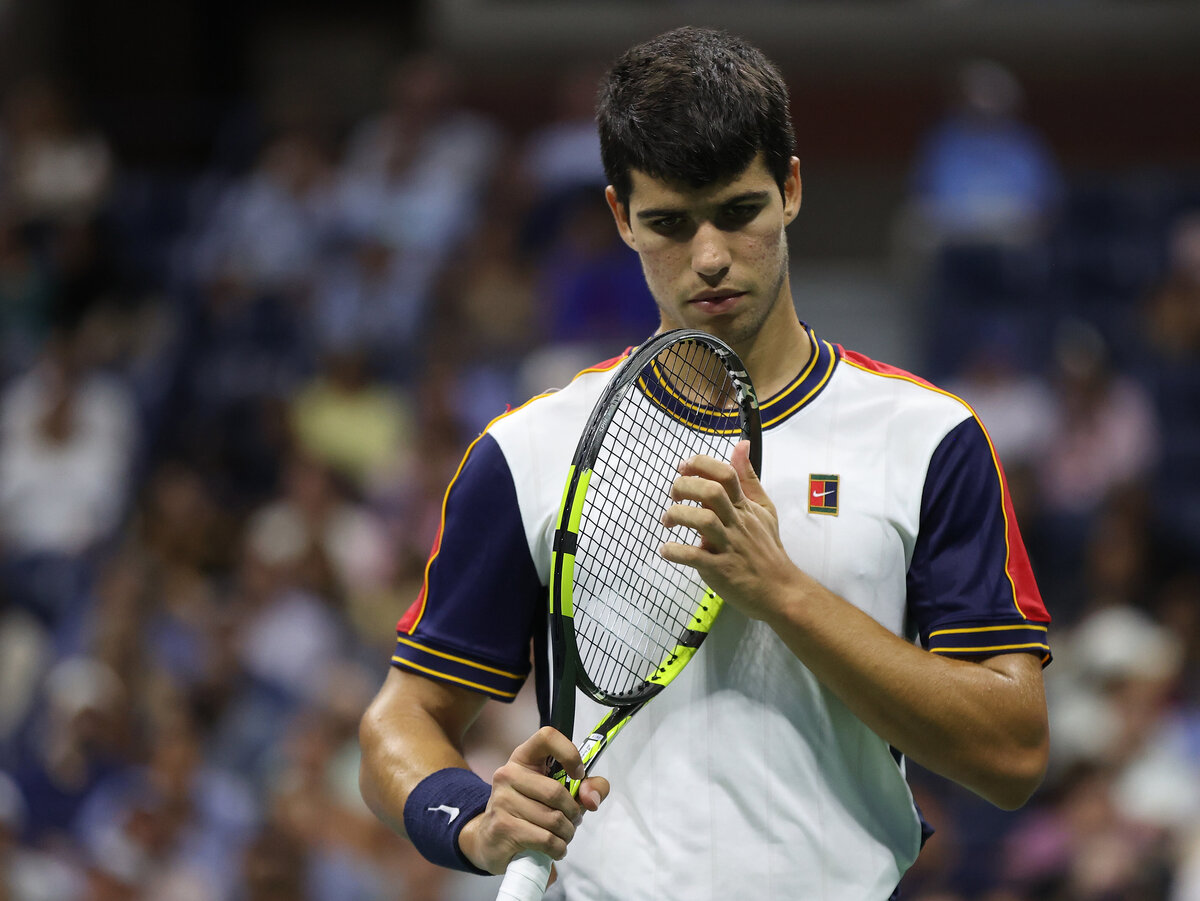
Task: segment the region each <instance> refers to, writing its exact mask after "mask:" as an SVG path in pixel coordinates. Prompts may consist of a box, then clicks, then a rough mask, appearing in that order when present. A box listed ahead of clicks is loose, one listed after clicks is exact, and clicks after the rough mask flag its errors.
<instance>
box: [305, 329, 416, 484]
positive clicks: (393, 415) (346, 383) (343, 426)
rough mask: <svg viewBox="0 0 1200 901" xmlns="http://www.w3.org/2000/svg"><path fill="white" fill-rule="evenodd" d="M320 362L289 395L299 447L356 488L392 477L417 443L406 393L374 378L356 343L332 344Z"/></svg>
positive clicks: (364, 356)
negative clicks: (311, 376) (309, 377)
mask: <svg viewBox="0 0 1200 901" xmlns="http://www.w3.org/2000/svg"><path fill="white" fill-rule="evenodd" d="M322 362H323V366H322V369H321V372H320V373H319V374H318V375H317V376H316V377H315V378H314V379H312V380H311V381H309V382H308V383H307V384H306V385H303V386H301V387H300V388H299V390H297V391H296V393H295V394H294V395H293V397H292V399H291V403H290V418H291V425H292V430H293V432H294V434H295V438H296V443H297V445H298V447H299V448H300V450H301V451H302V452H303V453H305V454H308V455H310V456H311V457H313V458H314V459H316V460H319V461H320V462H321V463H324V464H325V465H327V466H329V467H330V468H331V469H332V470H333V471H334V472H336V473H337V474H338V475H339V476H341V477H343V478H345V479H346V480H348V481H349V483H350V484H352V485H354V486H355V487H356V488H357V489H359V490H362V489H367V488H369V487H370V486H371V485H372V483H376V484H377V483H379V482H381V481H384V480H387V479H388V478H391V477H394V475H395V474H396V473H397V472H398V471H399V470H400V468H401V467H402V466H403V465H404V464H405V462H406V459H407V457H408V455H409V454H410V453H412V450H413V447H412V445H413V444H414V443H415V436H414V434H413V421H412V420H413V414H412V410H411V404H410V402H409V400H408V397H407V395H406V394H404V393H403V392H401V391H400V390H399V389H398V388H396V387H394V386H392V385H388V384H386V383H384V382H381V381H379V380H377V379H375V378H374V377H373V376H372V373H371V371H370V368H371V367H370V363H369V362H368V360H367V358H366V355H365V354H364V353H363V352H362V351H360V350H359V349H357V348H355V347H352V346H348V347H341V348H330V349H329V350H327V351H326V352H325V354H324V357H323V361H322Z"/></svg>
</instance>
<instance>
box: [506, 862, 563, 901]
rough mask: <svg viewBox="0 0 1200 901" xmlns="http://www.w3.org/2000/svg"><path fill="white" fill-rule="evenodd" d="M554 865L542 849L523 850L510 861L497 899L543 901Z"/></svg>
mask: <svg viewBox="0 0 1200 901" xmlns="http://www.w3.org/2000/svg"><path fill="white" fill-rule="evenodd" d="M553 865H554V861H552V860H551V859H550V858H549V857H547V856H546V855H545V854H543V853H542V852H541V851H522V852H521V853H520V854H517V855H516V856H515V857H513V859H512V860H510V861H509V862H508V869H506V870H505V871H504V881H503V882H502V883H500V891H499V893H497V895H496V901H541V898H542V896H543V895H545V894H546V883H548V882H549V881H550V868H551V867H552V866H553Z"/></svg>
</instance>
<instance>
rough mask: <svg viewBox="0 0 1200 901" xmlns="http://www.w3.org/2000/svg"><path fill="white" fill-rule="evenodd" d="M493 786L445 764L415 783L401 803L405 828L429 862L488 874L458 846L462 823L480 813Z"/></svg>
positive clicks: (482, 874)
mask: <svg viewBox="0 0 1200 901" xmlns="http://www.w3.org/2000/svg"><path fill="white" fill-rule="evenodd" d="M491 796H492V787H491V786H490V785H488V784H487V783H486V782H484V781H483V780H482V779H480V778H479V777H478V776H476V775H475V774H474V773H472V772H471V771H470V770H465V769H462V768H461V767H446V769H444V770H438V771H437V772H436V773H430V774H429V775H428V776H426V777H425V778H424V779H422V780H421V781H420V782H418V783H417V787H416V788H414V789H413V790H412V792H411V793H410V794H409V796H408V800H407V801H405V802H404V830H405V832H407V833H408V838H409V840H410V841H411V842H412V843H413V846H414V847H415V848H416V849H417V850H418V851H420V852H421V856H422V857H424V858H425V859H426V860H428V861H429V862H430V863H436V864H437V865H438V866H441V867H449V868H450V869H452V870H462V871H463V872H464V873H477V874H479V875H480V876H490V875H491V874H490V873H488V872H487V870H481V869H479V867H477V866H475V865H474V864H473V863H471V861H469V860H467V858H466V856H465V855H464V854H463V853H462V851H461V850H460V849H459V847H458V834H459V833H460V832H462V829H463V826H465V825H467V823H468V822H469V821H470V820H471V819H473V818H474V817H476V816H478V815H479V814H481V813H483V809H484V808H485V807H487V802H488V798H490V797H491Z"/></svg>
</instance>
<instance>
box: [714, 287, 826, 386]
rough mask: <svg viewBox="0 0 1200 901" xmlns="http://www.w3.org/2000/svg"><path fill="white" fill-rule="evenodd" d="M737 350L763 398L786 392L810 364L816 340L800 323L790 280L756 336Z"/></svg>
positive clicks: (741, 344) (742, 343)
mask: <svg viewBox="0 0 1200 901" xmlns="http://www.w3.org/2000/svg"><path fill="white" fill-rule="evenodd" d="M733 349H734V350H735V351H736V352H737V355H738V356H739V357H741V358H742V362H743V363H745V364H746V371H747V372H748V373H749V374H750V380H751V381H752V382H753V383H754V390H755V391H756V392H757V394H758V397H759V399H760V400H765V399H766V398H768V397H771V396H772V395H773V394H776V393H778V392H780V391H782V390H783V389H784V388H786V387H787V386H788V385H789V384H791V382H792V380H793V379H795V378H796V373H798V372H800V371H801V370H802V369H803V368H804V367H805V366H806V365H808V361H809V358H810V357H811V356H812V354H813V346H812V339H810V338H809V336H808V331H807V330H806V329H805V328H804V326H803V325H801V324H800V319H799V317H798V316H797V315H796V308H795V306H794V305H793V304H792V293H791V290H790V289H789V287H788V285H787V284H786V282H785V284H784V286H783V291H782V292H781V295H780V298H779V302H778V303H777V304H776V306H775V310H774V311H773V312H772V315H771V316H769V317H768V318H767V321H766V322H764V323H763V325H762V327H761V328H759V329H758V331H757V332H755V334H754V335H753V336H751V337H750V338H748V339H747V340H745V341H742V342H739V343H738V344H735V345H733Z"/></svg>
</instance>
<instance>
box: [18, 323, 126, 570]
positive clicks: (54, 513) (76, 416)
mask: <svg viewBox="0 0 1200 901" xmlns="http://www.w3.org/2000/svg"><path fill="white" fill-rule="evenodd" d="M82 351H83V348H82V347H81V346H80V345H79V343H78V342H77V341H76V340H75V336H73V335H69V334H62V333H60V334H59V335H57V336H56V337H55V338H54V339H53V340H52V341H50V342H49V343H48V345H47V347H46V350H45V352H44V353H43V355H42V357H41V360H40V361H39V363H38V365H37V366H36V367H35V368H34V369H32V370H31V371H30V372H29V373H28V374H26V375H24V376H22V377H21V378H19V379H17V380H16V381H14V382H12V383H11V384H10V385H9V386H8V387H7V388H6V389H5V391H4V393H3V396H2V397H0V417H2V419H0V422H2V428H3V431H2V433H0V474H2V475H0V485H2V486H3V487H2V488H0V533H2V535H3V540H4V543H5V546H6V547H7V549H8V553H9V554H37V553H58V554H78V553H81V552H84V551H87V550H89V549H90V548H92V547H94V546H95V545H96V544H97V543H98V542H99V541H101V540H103V539H104V538H107V537H108V536H109V535H111V534H112V531H113V529H114V528H115V527H116V526H117V524H118V523H119V521H120V517H121V515H122V514H123V513H124V512H125V504H126V501H127V500H128V496H129V489H130V478H131V476H132V472H131V469H130V467H131V464H132V461H133V455H134V453H135V451H136V450H137V449H138V448H137V441H138V422H137V418H136V415H135V411H134V408H133V403H132V400H131V397H130V395H129V392H128V390H127V389H126V388H125V387H124V385H123V384H121V383H120V382H119V381H117V380H115V379H113V378H110V377H108V376H105V375H103V374H101V373H98V372H95V371H89V369H87V368H86V361H85V360H84V359H82Z"/></svg>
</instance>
